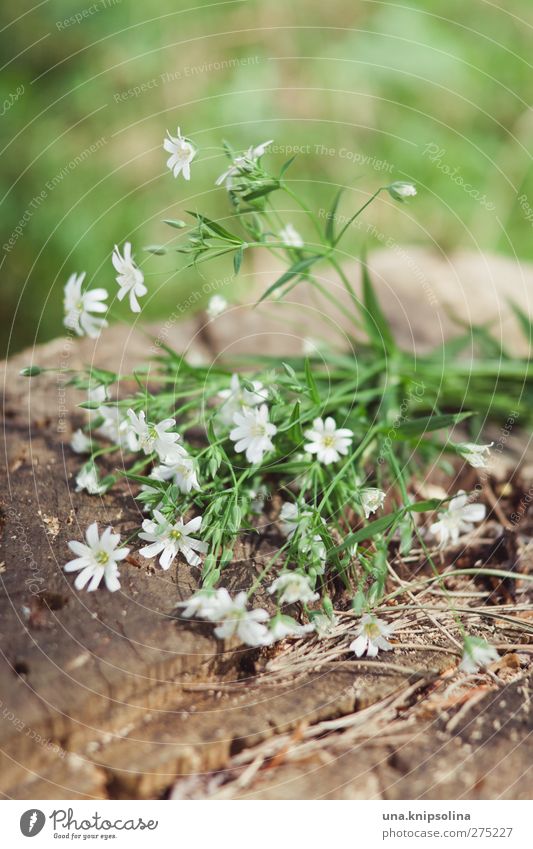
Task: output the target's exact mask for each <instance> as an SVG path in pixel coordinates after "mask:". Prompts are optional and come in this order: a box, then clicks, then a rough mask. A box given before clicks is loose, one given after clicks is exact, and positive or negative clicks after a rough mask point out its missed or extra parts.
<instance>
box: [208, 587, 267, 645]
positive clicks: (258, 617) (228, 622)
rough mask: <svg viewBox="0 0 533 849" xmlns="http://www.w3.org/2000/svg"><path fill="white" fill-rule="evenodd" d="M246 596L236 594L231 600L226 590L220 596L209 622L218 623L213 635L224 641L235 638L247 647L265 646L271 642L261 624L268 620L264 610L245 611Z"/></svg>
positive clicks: (242, 593)
mask: <svg viewBox="0 0 533 849" xmlns="http://www.w3.org/2000/svg"><path fill="white" fill-rule="evenodd" d="M246 602H247V595H246V593H245V592H241V593H238V594H237V595H236V596H235V598H234V599H233V600H232V599H231V598H230V595H229V593H228V592H227V590H226V591H225V594H224V596H222V595H221V596H220V597H219V599H218V603H217V606H216V608H215V609H216V613H213V614H211V615H210V617H209V618H210V619H211V621H214V620H215V619H216V620H217V621H219V622H220V625H218V626H217V627H216V628H215V634H216V635H217V637H219V639H221V640H224V639H228V638H229V637H233V636H234V635H235V636H237V637H238V638H239V639H240V640H241V642H243V643H245V645H247V646H267V645H270V643H271V642H272V637H271V635H270V633H269V631H268V628H267V627H266V626H265V625H264V624H263V623H264V622H266V621H267V620H268V618H269V616H268V613H267V612H266V610H263V609H262V608H259V609H257V610H246Z"/></svg>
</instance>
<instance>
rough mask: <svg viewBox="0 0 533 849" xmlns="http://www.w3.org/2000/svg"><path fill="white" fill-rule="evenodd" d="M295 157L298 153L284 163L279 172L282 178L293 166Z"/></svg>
mask: <svg viewBox="0 0 533 849" xmlns="http://www.w3.org/2000/svg"><path fill="white" fill-rule="evenodd" d="M295 159H296V154H295V155H294V156H291V158H290V159H287V161H286V162H284V163H283V165H282V166H281V171H280V172H279V179H280V180H281V179H282V178H283V176H284V175H285V174H286V172H287V171H288V170H289V168H290V167H291V165H292V163H293V162H294V160H295Z"/></svg>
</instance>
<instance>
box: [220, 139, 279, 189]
mask: <svg viewBox="0 0 533 849" xmlns="http://www.w3.org/2000/svg"><path fill="white" fill-rule="evenodd" d="M271 144H272V139H270V140H269V141H266V142H262V143H261V144H258V145H256V146H255V147H253V146H252V147H249V148H248V150H247V151H245V153H242V154H240V155H239V156H236V157H235V159H234V160H233V162H232V164H231V165H230V166H229V168H227V169H226V170H225V171H224V173H223V174H221V175H220V177H218V178H217V181H216V183H215V185H216V186H221V185H222V183H225V184H226V188H227V189H228V190H229V189H231V187H232V185H233V178H234V177H237V176H239V174H244V173H246V172H247V171H253V169H254V166H255V164H256V162H257V160H258V159H260V158H261V157H262V156H263V155H264V153H265V152H266V149H267V147H268V146H269V145H271Z"/></svg>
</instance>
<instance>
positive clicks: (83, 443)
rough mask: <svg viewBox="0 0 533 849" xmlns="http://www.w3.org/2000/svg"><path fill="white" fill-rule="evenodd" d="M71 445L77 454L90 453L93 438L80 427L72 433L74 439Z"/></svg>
mask: <svg viewBox="0 0 533 849" xmlns="http://www.w3.org/2000/svg"><path fill="white" fill-rule="evenodd" d="M70 447H71V448H72V450H73V451H75V452H76V454H90V453H91V440H90V439H89V437H88V436H87V434H86V433H84V432H83V431H82V430H81V428H78V429H77V430H75V431H74V433H73V434H72V439H71V440H70Z"/></svg>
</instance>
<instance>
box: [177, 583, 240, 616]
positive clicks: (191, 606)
mask: <svg viewBox="0 0 533 849" xmlns="http://www.w3.org/2000/svg"><path fill="white" fill-rule="evenodd" d="M224 592H225V593H226V594H227V590H224ZM220 593H221V590H199V591H198V592H197V593H195V594H194V595H192V596H191V597H190V598H188V599H187V600H186V601H178V603H177V604H176V607H183V608H185V609H184V610H183V612H182V615H183V616H185V617H186V618H187V619H190V617H191V616H196V617H198V618H199V619H213V618H216V613H217V610H218V609H220V607H221V596H220ZM228 598H229V594H228Z"/></svg>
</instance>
